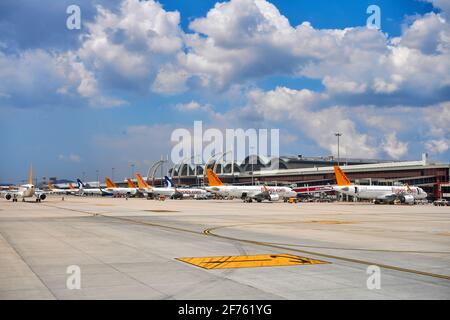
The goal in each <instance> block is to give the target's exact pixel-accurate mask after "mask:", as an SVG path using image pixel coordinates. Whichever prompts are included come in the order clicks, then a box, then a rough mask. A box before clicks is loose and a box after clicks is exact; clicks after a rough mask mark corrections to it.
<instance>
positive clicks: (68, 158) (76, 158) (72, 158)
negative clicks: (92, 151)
mask: <svg viewBox="0 0 450 320" xmlns="http://www.w3.org/2000/svg"><path fill="white" fill-rule="evenodd" d="M58 159H59V160H62V161H68V162H76V163H78V162H81V157H80V156H79V155H77V154H74V153H71V154H69V155H64V154H60V155H59V156H58Z"/></svg>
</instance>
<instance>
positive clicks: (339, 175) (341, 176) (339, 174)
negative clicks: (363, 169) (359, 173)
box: [334, 166, 352, 186]
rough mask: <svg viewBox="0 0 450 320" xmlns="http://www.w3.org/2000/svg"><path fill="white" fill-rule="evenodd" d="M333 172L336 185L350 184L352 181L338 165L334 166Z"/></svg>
mask: <svg viewBox="0 0 450 320" xmlns="http://www.w3.org/2000/svg"><path fill="white" fill-rule="evenodd" d="M334 174H335V176H336V182H337V184H338V186H350V185H351V184H352V182H351V181H350V179H349V178H347V176H346V175H345V173H344V171H342V169H341V168H340V167H339V166H335V167H334Z"/></svg>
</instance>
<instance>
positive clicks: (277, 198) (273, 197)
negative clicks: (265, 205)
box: [270, 194, 280, 201]
mask: <svg viewBox="0 0 450 320" xmlns="http://www.w3.org/2000/svg"><path fill="white" fill-rule="evenodd" d="M278 200H280V196H279V195H278V194H271V195H270V201H278Z"/></svg>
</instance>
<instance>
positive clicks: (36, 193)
mask: <svg viewBox="0 0 450 320" xmlns="http://www.w3.org/2000/svg"><path fill="white" fill-rule="evenodd" d="M4 197H5V199H6V200H11V199H12V201H13V202H17V199H18V198H22V202H25V198H32V197H36V202H41V201H42V200H45V199H46V198H47V195H46V192H44V191H42V190H38V189H36V187H35V186H34V184H33V168H32V167H30V180H29V183H28V184H23V185H21V186H19V188H18V189H17V190H9V191H6V192H4Z"/></svg>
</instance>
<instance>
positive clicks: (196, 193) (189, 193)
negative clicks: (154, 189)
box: [164, 176, 210, 198]
mask: <svg viewBox="0 0 450 320" xmlns="http://www.w3.org/2000/svg"><path fill="white" fill-rule="evenodd" d="M164 182H165V185H166V187H167V189H168V190H173V191H175V192H179V193H181V194H182V195H183V198H193V197H208V195H210V193H209V192H208V191H206V190H205V189H198V188H178V187H176V186H175V183H173V181H172V180H171V179H170V178H169V177H168V176H164Z"/></svg>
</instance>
